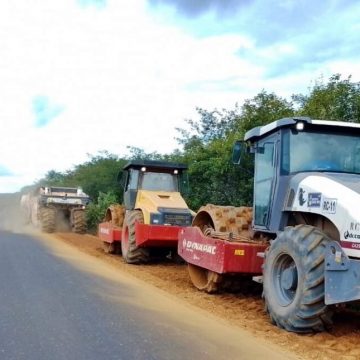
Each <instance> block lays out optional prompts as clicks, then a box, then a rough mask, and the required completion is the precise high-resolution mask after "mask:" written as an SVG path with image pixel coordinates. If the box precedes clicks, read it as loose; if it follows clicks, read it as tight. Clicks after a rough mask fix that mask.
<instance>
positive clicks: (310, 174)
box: [178, 117, 360, 332]
mask: <svg viewBox="0 0 360 360" xmlns="http://www.w3.org/2000/svg"><path fill="white" fill-rule="evenodd" d="M245 150H246V151H245ZM245 152H248V153H251V154H254V156H255V165H254V168H255V171H254V200H253V206H252V208H249V207H228V206H214V205H207V206H204V207H202V208H201V209H200V210H199V212H198V213H197V215H196V216H195V218H194V220H193V226H192V227H186V228H183V229H181V231H180V233H179V242H178V253H179V255H180V256H181V257H183V259H184V260H186V262H187V263H188V270H189V275H190V278H191V280H192V282H193V284H194V285H195V287H197V288H198V289H200V290H204V291H207V292H214V291H216V290H219V289H221V288H222V287H223V286H225V284H229V282H230V283H231V282H232V281H234V279H236V280H237V282H239V281H241V279H246V278H248V277H252V278H253V280H255V281H257V282H260V283H262V284H263V298H264V301H265V308H266V311H267V312H268V314H269V316H270V319H271V321H272V322H273V323H274V324H276V325H277V326H278V327H280V328H284V329H286V330H288V331H293V332H312V331H322V330H324V329H326V328H328V327H329V326H330V325H331V323H332V314H333V307H332V305H334V304H341V303H347V302H351V301H356V300H360V286H359V285H360V281H359V279H360V205H359V204H360V124H355V123H346V122H338V121H323V120H313V119H310V118H305V117H299V118H285V119H281V120H278V121H274V122H272V123H270V124H268V125H265V126H262V127H256V128H254V129H252V130H250V131H248V132H247V133H246V134H245V138H244V141H242V142H240V141H239V142H237V143H236V144H235V146H234V152H233V162H234V163H236V164H240V165H241V158H242V157H243V156H245V155H244V154H245Z"/></svg>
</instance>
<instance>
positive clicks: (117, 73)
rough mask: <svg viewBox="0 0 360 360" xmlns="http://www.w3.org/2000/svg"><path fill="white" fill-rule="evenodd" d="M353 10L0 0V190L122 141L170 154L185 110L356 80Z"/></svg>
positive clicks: (359, 70)
mask: <svg viewBox="0 0 360 360" xmlns="http://www.w3.org/2000/svg"><path fill="white" fill-rule="evenodd" d="M359 15H360V3H359V2H356V1H335V0H323V1H318V2H316V3H315V2H313V1H296V2H295V1H289V0H283V1H280V0H279V1H274V0H267V1H265V0H262V1H259V0H227V1H225V0H208V1H205V0H203V1H193V0H182V1H175V0H132V1H127V2H123V1H119V0H62V1H45V0H43V1H36V2H30V1H27V0H12V1H6V2H0V48H1V54H2V56H1V57H0V95H1V99H2V105H1V106H0V124H1V127H2V132H1V133H2V139H1V140H2V141H1V142H0V192H8V191H17V190H19V189H20V188H21V187H22V186H24V185H27V184H31V183H32V182H33V181H34V180H36V179H39V178H41V177H42V176H43V175H44V174H45V173H46V172H47V171H48V170H50V169H55V170H59V171H63V170H66V169H69V168H71V167H72V166H73V165H74V164H78V163H81V162H83V161H85V160H86V159H87V154H88V153H91V154H96V153H97V152H98V151H99V150H108V151H110V152H113V153H115V154H118V155H123V154H126V153H127V151H128V150H127V146H135V147H140V148H143V149H145V150H146V151H149V152H150V151H158V152H162V153H166V152H170V151H172V150H173V149H174V148H176V147H178V144H177V143H176V141H175V140H174V138H175V137H176V135H177V134H176V131H175V128H176V127H184V126H185V122H184V119H186V118H196V112H195V108H196V107H203V108H205V109H209V110H212V109H214V108H228V109H231V108H233V107H234V105H235V103H241V102H242V101H243V100H244V99H247V98H251V97H253V96H255V95H256V94H257V93H259V92H260V91H261V90H262V89H265V90H267V91H269V92H272V91H273V92H275V93H276V94H278V95H280V96H283V97H288V98H290V96H291V94H293V93H300V92H302V93H306V91H307V89H308V87H309V86H310V85H311V83H312V82H313V81H314V80H316V79H318V78H319V77H320V76H323V77H324V78H325V79H327V78H328V77H329V76H331V75H332V74H334V73H341V74H343V76H344V77H347V76H348V75H352V78H353V80H354V81H360V67H359V57H360V51H359V50H360V49H359V47H360V45H359V44H360V42H359V41H358V34H359V33H360V21H359V19H360V16H359Z"/></svg>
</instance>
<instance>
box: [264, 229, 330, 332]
mask: <svg viewBox="0 0 360 360" xmlns="http://www.w3.org/2000/svg"><path fill="white" fill-rule="evenodd" d="M328 241H330V239H329V238H328V237H327V236H326V235H325V234H324V233H322V232H321V231H320V230H319V229H317V228H314V227H313V226H309V225H297V226H295V227H287V228H285V230H284V231H283V232H281V233H279V235H278V236H277V238H276V239H275V240H274V241H273V242H272V244H271V246H270V248H269V249H268V250H267V251H266V253H265V262H264V269H263V270H264V271H263V275H264V278H263V281H264V283H263V286H264V287H263V297H264V300H265V310H266V311H267V312H268V313H269V316H270V319H271V321H272V323H274V324H275V325H277V326H278V327H280V328H283V329H285V330H287V331H292V332H297V333H307V332H319V331H324V330H326V329H329V328H330V327H331V325H332V319H331V318H332V311H331V309H330V308H329V307H328V306H326V305H325V302H324V293H325V288H324V274H325V264H324V254H325V246H326V244H327V242H328Z"/></svg>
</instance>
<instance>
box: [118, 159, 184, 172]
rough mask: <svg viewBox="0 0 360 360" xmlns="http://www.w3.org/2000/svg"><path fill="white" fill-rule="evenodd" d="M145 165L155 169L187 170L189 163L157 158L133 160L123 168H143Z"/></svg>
mask: <svg viewBox="0 0 360 360" xmlns="http://www.w3.org/2000/svg"><path fill="white" fill-rule="evenodd" d="M143 166H145V167H147V168H148V169H153V170H158V171H159V170H165V171H166V170H176V169H177V170H186V169H187V165H185V164H182V163H174V162H166V161H157V160H131V161H129V162H128V163H127V164H126V165H125V166H124V167H123V170H128V169H141V168H142V167H143Z"/></svg>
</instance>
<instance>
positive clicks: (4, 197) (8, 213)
mask: <svg viewBox="0 0 360 360" xmlns="http://www.w3.org/2000/svg"><path fill="white" fill-rule="evenodd" d="M20 198H21V194H20V193H12V194H0V230H4V231H10V232H16V233H24V232H29V231H30V230H31V227H30V226H29V224H26V220H25V216H24V215H23V213H22V212H21V209H20Z"/></svg>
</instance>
